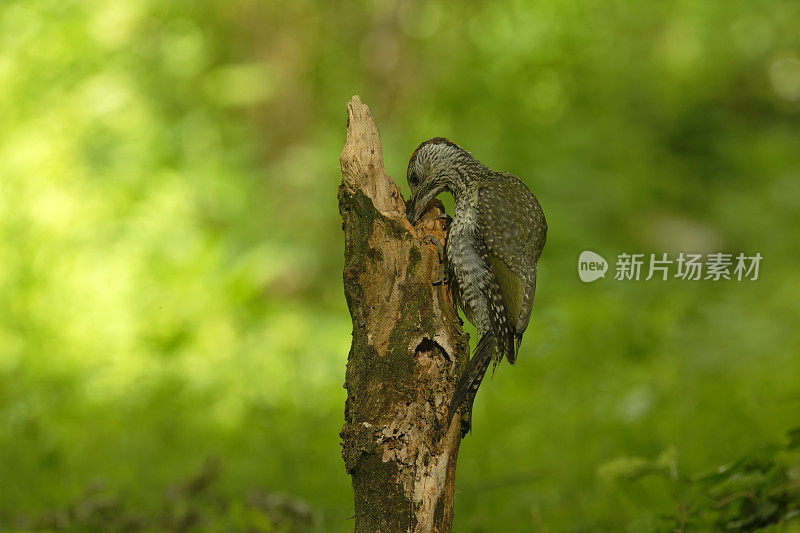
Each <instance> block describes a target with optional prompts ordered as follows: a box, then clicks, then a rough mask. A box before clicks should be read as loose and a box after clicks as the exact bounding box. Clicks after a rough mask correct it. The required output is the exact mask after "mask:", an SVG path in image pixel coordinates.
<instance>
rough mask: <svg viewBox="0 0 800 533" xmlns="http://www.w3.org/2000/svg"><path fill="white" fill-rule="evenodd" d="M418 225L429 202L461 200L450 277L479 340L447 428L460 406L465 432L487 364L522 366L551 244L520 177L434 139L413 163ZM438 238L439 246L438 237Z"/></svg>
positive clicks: (450, 247)
mask: <svg viewBox="0 0 800 533" xmlns="http://www.w3.org/2000/svg"><path fill="white" fill-rule="evenodd" d="M407 179H408V185H409V187H410V188H411V199H410V200H409V203H408V205H407V207H406V215H407V217H408V219H409V221H410V222H411V224H412V225H413V224H415V223H416V222H417V221H418V220H419V218H420V217H421V216H422V214H423V213H424V212H425V211H426V210H427V208H428V206H429V205H430V203H431V201H432V200H433V199H434V198H435V197H436V196H437V195H438V194H439V193H441V192H443V191H447V192H449V193H450V194H452V195H453V199H454V200H455V205H454V213H453V218H452V222H451V223H450V228H449V232H448V236H447V239H446V243H445V245H444V246H443V247H442V245H441V243H440V242H438V243H437V245H438V246H439V247H440V248H444V250H443V251H444V257H445V272H446V273H447V274H448V275H446V276H445V278H449V279H450V282H452V283H453V289H454V290H453V293H454V295H455V299H456V304H457V305H458V306H459V307H460V308H461V309H463V311H464V314H465V315H466V317H467V319H468V320H469V321H470V322H472V324H473V325H475V327H476V328H477V330H478V335H479V340H478V343H477V345H476V346H475V350H474V351H473V355H472V357H471V358H470V360H469V363H468V364H467V368H466V370H465V371H464V373H463V374H462V375H461V377H460V379H459V382H458V384H457V386H456V391H455V393H454V395H453V398H452V400H451V401H450V406H449V411H448V425H449V424H450V423H451V422H452V419H453V415H454V414H455V413H456V411H457V410H458V408H459V406H461V405H462V403H463V405H464V409H462V410H461V419H462V424H461V431H462V436H465V435H466V434H467V433H468V432H469V430H470V428H471V427H472V405H473V402H474V401H475V395H476V394H477V392H478V387H479V386H480V384H481V381H482V380H483V377H484V375H485V374H486V370H487V368H488V367H489V363H490V362H493V371H494V369H496V368H497V364H498V363H499V362H500V361H502V359H503V357H505V358H506V360H507V361H508V362H509V363H510V364H512V365H513V364H514V363H515V362H516V360H517V353H518V351H519V346H520V342H521V341H522V335H523V334H524V333H525V330H526V329H527V327H528V322H529V321H530V318H531V311H532V310H533V296H534V293H535V291H536V262H537V261H538V260H539V256H540V255H541V253H542V248H544V244H545V240H546V238H547V222H546V221H545V218H544V212H542V208H541V206H540V205H539V202H538V200H537V199H536V197H535V196H534V195H533V193H532V192H531V191H530V189H528V187H527V186H526V185H525V184H524V183H523V182H522V180H520V179H519V178H518V177H517V176H514V175H513V174H509V173H507V172H495V171H494V170H492V169H490V168H489V167H487V166H486V165H484V164H483V163H481V162H480V161H478V160H477V159H475V158H474V157H472V155H471V154H470V153H469V152H467V151H466V150H464V149H463V148H461V147H460V146H458V145H457V144H455V143H454V142H452V141H449V140H447V139H444V138H442V137H435V138H433V139H430V140H427V141H425V142H423V143H422V144H420V145H419V146H418V147H417V149H416V150H414V153H413V154H412V155H411V159H410V161H409V163H408V172H407ZM433 240H436V238H435V237H433Z"/></svg>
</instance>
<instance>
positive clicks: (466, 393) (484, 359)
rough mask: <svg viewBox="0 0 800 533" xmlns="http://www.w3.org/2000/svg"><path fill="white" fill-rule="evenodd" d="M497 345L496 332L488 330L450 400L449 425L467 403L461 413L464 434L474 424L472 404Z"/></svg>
mask: <svg viewBox="0 0 800 533" xmlns="http://www.w3.org/2000/svg"><path fill="white" fill-rule="evenodd" d="M496 345H497V343H496V341H495V337H494V333H492V332H487V333H485V334H484V335H483V337H481V340H479V341H478V345H477V346H476V347H475V353H473V354H472V358H471V359H470V360H469V363H467V368H466V370H464V373H463V374H462V375H461V379H459V381H458V385H456V392H455V394H453V399H452V400H450V409H449V411H448V413H447V425H448V426H449V425H450V424H451V423H452V421H453V416H454V415H455V414H456V411H457V410H458V408H459V406H460V405H461V404H462V402H463V403H464V404H465V405H466V409H465V410H464V412H463V413H462V415H461V418H462V424H461V433H462V436H463V435H465V434H466V433H467V432H468V431H469V430H470V427H471V425H472V404H473V402H474V401H475V395H476V394H477V393H478V387H480V385H481V381H482V380H483V376H484V375H485V374H486V369H487V368H489V363H490V362H491V361H492V355H493V354H494V353H495V352H496V351H497V346H496Z"/></svg>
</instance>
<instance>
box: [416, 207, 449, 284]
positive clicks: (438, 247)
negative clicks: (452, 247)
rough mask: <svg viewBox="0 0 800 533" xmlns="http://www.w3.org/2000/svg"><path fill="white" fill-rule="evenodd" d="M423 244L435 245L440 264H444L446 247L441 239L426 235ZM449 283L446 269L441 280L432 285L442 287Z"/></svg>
mask: <svg viewBox="0 0 800 533" xmlns="http://www.w3.org/2000/svg"><path fill="white" fill-rule="evenodd" d="M443 216H447V215H443ZM422 242H424V243H425V244H429V243H433V244H434V245H435V246H436V252H437V253H438V254H439V263H444V260H445V256H444V245H442V241H440V240H439V237H437V236H436V235H425V237H423V238H422ZM449 282H450V280H449V279H448V275H447V269H446V268H445V269H444V272H443V274H442V277H441V279H438V280H436V281H434V282H432V284H433V285H441V284H442V283H444V284H449Z"/></svg>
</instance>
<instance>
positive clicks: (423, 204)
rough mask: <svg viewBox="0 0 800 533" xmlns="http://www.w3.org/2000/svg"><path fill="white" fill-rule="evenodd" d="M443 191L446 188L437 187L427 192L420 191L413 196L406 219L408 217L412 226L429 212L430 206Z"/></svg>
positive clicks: (409, 202)
mask: <svg viewBox="0 0 800 533" xmlns="http://www.w3.org/2000/svg"><path fill="white" fill-rule="evenodd" d="M442 189H444V187H437V188H435V189H429V190H427V191H426V190H418V191H417V194H412V195H411V199H410V200H409V201H408V203H407V204H406V217H408V221H409V222H411V225H412V226H413V225H414V224H416V223H417V221H418V220H419V219H420V218H422V215H423V214H424V213H425V211H427V210H428V206H430V205H431V202H432V201H433V199H434V198H436V196H437V195H438V194H439V193H440V192H442Z"/></svg>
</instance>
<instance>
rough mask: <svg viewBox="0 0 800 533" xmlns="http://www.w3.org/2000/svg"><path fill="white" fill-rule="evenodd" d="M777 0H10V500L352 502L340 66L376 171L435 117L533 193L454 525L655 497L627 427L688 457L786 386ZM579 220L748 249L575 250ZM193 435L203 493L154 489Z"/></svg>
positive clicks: (785, 76) (642, 515)
mask: <svg viewBox="0 0 800 533" xmlns="http://www.w3.org/2000/svg"><path fill="white" fill-rule="evenodd" d="M798 20H800V5H798V4H797V3H796V2H792V1H790V0H782V1H771V2H766V1H758V0H755V1H754V0H695V1H669V2H622V1H617V0H611V1H609V2H602V3H598V2H588V1H579V2H567V1H561V0H558V1H552V2H528V1H522V0H504V1H498V2H481V3H465V2H456V1H455V0H450V1H434V2H424V3H423V2H401V1H394V0H384V1H361V2H345V3H340V2H321V1H320V2H313V1H310V0H305V1H304V0H299V1H278V0H275V1H261V2H256V1H253V0H227V1H222V0H212V1H207V2H199V1H187V0H185V1H176V2H157V1H155V0H140V1H127V2H114V1H110V0H98V1H94V2H88V1H87V2H74V1H63V0H61V1H56V0H5V1H4V2H2V5H0V102H2V108H0V526H5V525H15V526H16V527H19V528H23V529H24V528H28V527H35V526H36V525H37V524H38V525H39V526H41V527H61V526H67V525H70V524H73V525H74V524H75V523H79V522H80V516H81V515H80V514H79V513H78V511H77V509H82V508H83V507H81V505H83V504H86V502H90V503H91V502H95V501H96V498H95V496H93V495H94V494H97V493H98V492H97V489H95V487H98V486H99V487H104V488H103V489H102V491H100V492H99V494H101V495H102V497H103V498H111V499H112V500H113V501H115V502H117V503H115V504H114V505H124V508H125V509H127V510H129V511H130V513H129V514H126V515H124V516H130V519H131V520H133V522H131V523H132V524H134V525H135V524H139V525H141V524H142V523H144V524H149V525H150V526H151V527H153V528H176V527H178V525H176V524H178V522H179V521H180V520H181V519H183V518H184V517H185V515H186V516H188V515H189V514H191V513H189V512H188V511H187V512H186V513H184V514H181V513H183V510H182V509H184V507H185V508H186V509H189V510H190V511H191V510H192V509H193V506H197V507H198V508H202V509H203V514H202V516H201V517H200V518H199V519H198V521H197V522H194V523H193V525H191V526H187V527H198V528H199V527H205V528H208V529H212V530H213V529H229V530H236V529H237V528H238V529H240V530H246V529H247V528H248V527H250V528H254V529H256V530H258V529H259V528H260V529H261V530H265V531H270V530H271V529H270V528H273V529H275V530H278V531H280V530H281V528H284V530H285V528H291V527H294V526H293V525H292V524H294V522H291V520H293V519H292V518H289V519H283V518H281V517H282V516H283V515H281V513H280V512H278V513H276V512H275V511H274V508H272V507H269V506H268V505H267V506H265V505H256V504H253V502H252V499H248V494H251V495H252V494H253V493H255V494H262V495H268V497H269V498H272V500H270V501H272V502H276V501H277V502H282V501H290V502H294V501H297V500H302V501H305V502H307V503H308V505H309V506H310V509H311V510H310V511H309V512H308V513H307V516H306V515H303V518H302V520H300V521H301V522H303V521H305V522H303V523H306V522H308V524H310V525H309V527H313V528H315V529H317V530H320V531H340V530H341V531H346V530H349V529H351V528H352V522H350V521H348V520H346V519H347V518H348V517H350V516H351V515H352V501H351V493H350V490H349V480H348V478H347V476H346V475H345V473H344V467H343V464H342V461H341V458H340V455H339V451H340V448H339V438H338V431H339V429H340V427H341V424H342V410H343V402H344V391H343V390H342V388H341V384H342V381H343V375H344V363H345V360H346V356H347V349H348V346H349V341H350V335H349V334H350V322H349V316H348V314H347V309H346V306H345V303H344V298H343V295H342V289H341V264H342V234H341V229H340V225H341V223H340V219H339V215H338V212H337V207H336V187H337V184H338V180H339V179H340V177H339V173H338V162H337V158H338V154H339V152H340V150H341V146H342V142H343V140H344V127H345V123H344V122H345V121H344V118H345V112H344V105H345V103H346V102H347V100H348V99H349V98H350V96H351V95H352V94H355V93H358V94H360V95H361V96H362V98H363V100H364V101H365V102H366V103H367V104H369V105H370V106H371V108H372V111H373V113H374V115H375V117H376V120H377V122H378V125H379V127H380V128H381V131H382V135H383V144H384V150H385V159H386V164H387V168H388V169H389V172H390V173H391V174H393V175H394V176H395V177H397V178H398V180H399V181H404V180H403V179H402V178H403V176H404V173H405V164H406V161H407V158H408V156H409V155H410V152H411V151H412V150H413V148H414V147H415V146H416V145H417V144H418V143H419V142H420V141H421V140H424V139H426V138H429V137H433V136H439V135H441V136H447V137H449V138H451V139H453V140H454V141H456V142H458V143H460V144H461V145H463V146H464V147H466V148H467V149H469V150H471V151H472V152H473V154H475V155H476V156H477V157H479V158H480V159H481V160H483V161H484V162H485V163H487V164H489V165H490V166H492V167H494V168H496V169H507V170H509V171H512V172H514V173H516V174H518V175H520V176H521V177H522V178H523V179H524V180H525V181H526V182H527V183H528V184H529V185H530V186H531V188H532V189H533V190H534V191H535V192H536V194H537V196H538V197H539V200H540V202H541V204H542V205H543V207H544V210H545V213H546V215H547V217H548V222H549V225H550V233H549V239H548V244H547V247H546V249H545V253H544V256H543V258H542V260H541V263H540V282H539V286H538V290H537V301H536V307H535V311H534V319H533V323H532V326H531V328H530V329H529V332H528V334H527V335H526V338H525V343H524V344H523V347H522V353H521V355H520V358H519V362H518V364H517V366H516V367H515V368H509V367H507V366H506V365H503V366H501V367H500V368H499V369H498V372H497V375H496V376H495V378H494V379H493V380H492V381H491V382H487V383H486V385H485V386H484V388H483V390H482V392H481V394H480V395H479V397H478V400H477V403H476V408H475V418H474V420H475V426H474V431H473V433H472V435H471V436H470V437H468V438H467V440H465V441H464V443H463V445H462V448H461V453H460V456H459V471H458V476H459V477H458V486H459V493H458V494H457V500H456V513H457V519H456V525H457V530H458V531H528V530H531V529H536V528H540V529H546V530H552V531H560V530H573V531H590V530H622V529H624V528H629V529H631V530H633V531H650V530H653V529H656V528H659V527H662V526H663V521H662V517H663V516H678V515H677V514H676V509H675V501H676V500H675V494H674V491H673V488H672V487H671V486H670V484H669V483H664V482H663V480H661V479H658V478H657V477H656V478H653V477H652V476H650V477H647V478H644V479H642V480H640V481H638V482H637V483H636V485H635V489H632V488H631V487H632V486H631V485H628V484H624V483H623V484H619V483H616V482H612V483H609V481H608V474H609V472H613V470H614V468H620V467H621V466H624V464H625V463H624V461H625V459H624V458H631V457H644V458H654V457H661V458H662V461H666V462H667V463H669V461H672V462H671V463H669V464H672V465H675V469H676V471H677V474H676V475H677V476H679V477H678V479H693V478H692V476H693V475H694V473H695V472H703V471H707V470H709V469H712V468H715V467H717V466H718V465H721V464H725V463H729V462H731V461H734V460H737V459H738V458H739V457H742V456H747V454H750V453H751V450H753V449H756V448H757V447H758V446H760V445H761V444H762V443H768V442H782V440H781V439H783V435H784V434H785V431H786V430H787V429H789V428H790V427H793V426H796V424H797V418H798V413H800V382H798V376H800V358H798V351H799V350H800V337H798V335H797V323H798V320H800V298H798V294H800V278H799V277H798V276H797V263H796V261H797V259H798V250H800V237H798V232H797V228H798V226H800V179H798V178H800V176H798V169H800V150H798V139H800V130H799V126H798V117H800V32H798V31H797V21H798ZM402 185H403V187H404V190H405V191H406V192H407V188H406V186H405V183H402ZM584 249H592V250H595V251H597V252H599V253H601V254H603V255H605V256H606V257H607V258H609V259H612V258H613V257H614V256H616V254H618V253H621V252H628V253H631V252H646V253H650V252H656V253H658V252H665V251H704V252H706V251H707V252H713V251H720V250H721V251H729V252H739V251H744V252H747V253H754V252H760V253H761V254H762V255H763V256H764V262H763V264H762V272H761V276H760V279H759V280H758V281H755V282H736V281H722V282H703V281H698V282H686V281H668V282H664V281H656V280H651V281H647V282H645V281H640V282H620V281H614V280H613V279H612V277H613V276H607V278H606V279H605V280H600V281H597V282H595V283H592V284H583V283H581V282H580V281H579V280H578V278H577V276H576V272H575V268H576V266H575V263H576V260H577V256H578V254H579V253H580V251H582V250H584ZM620 458H623V459H622V460H621V459H620ZM795 460H796V458H795ZM206 461H212V462H214V464H217V465H218V467H217V468H218V474H216V477H215V479H214V483H213V484H212V485H210V487H211V488H209V489H208V490H210V491H213V495H208V494H206V493H203V494H202V495H201V496H200V497H202V498H209V500H202V501H201V503H197V500H196V499H191V498H189V497H185V499H184V500H180V497H178V500H175V499H174V498H176V497H175V496H174V495H173V496H170V494H174V492H170V490H171V488H174V487H175V486H179V485H180V484H181V483H182V482H183V480H186V479H191V478H192V476H194V475H197V474H196V473H197V472H201V473H202V472H203V465H204V464H207V463H206ZM620 461H622V462H620ZM642 461H645V460H644V459H643V460H642ZM634 462H636V461H634ZM667 463H664V464H667ZM642 464H644V463H642ZM742 464H744V463H742ZM795 464H796V463H795ZM786 468H787V470H786V472H789V473H791V472H794V474H793V475H794V476H795V478H794V480H795V482H796V479H797V478H796V476H797V469H796V468H795V469H794V470H791V468H790V466H787V467H786ZM787 475H789V474H787ZM612 477H613V476H612ZM254 491H255V492H254ZM170 497H172V498H173V500H170V499H169V498H170ZM192 498H194V496H193V497H192ZM212 499H213V501H216V502H222V503H219V505H218V506H216V507H214V506H209V505H206V503H207V501H211V500H212ZM170 501H173V502H177V503H175V504H174V505H173V506H172V507H170V506H169V505H167V504H168V502H170ZM165 502H167V504H165ZM165 505H167V507H166V508H165ZM181 506H184V507H181ZM112 508H113V507H112ZM92 509H94V507H92ZM209 509H211V510H209ZM112 514H114V513H112ZM87 516H88V518H87ZM100 516H103V515H102V514H101V515H100ZM116 516H117V517H118V518H119V516H120V515H119V513H116ZM309 516H310V517H312V519H308V520H306V519H307V518H308V517H309ZM53 517H56V518H53ZM59 517H60V518H59ZM51 518H52V519H53V520H56V521H55V522H53V521H52V520H51ZM84 518H85V519H86V520H88V522H85V523H84V524H83V527H90V528H91V527H99V526H97V524H96V523H95V522H92V521H91V520H95V519H96V518H97V516H96V515H92V514H91V513H89V514H88V515H86V516H85V517H84ZM119 519H120V520H122V518H119ZM734 519H735V518H730V520H734ZM59 520H60V521H59ZM136 520H139V522H136ZM287 520H289V522H287ZM309 520H310V521H309ZM221 524H226V526H223V525H221ZM287 524H289V525H287ZM308 524H306V525H308ZM123 526H124V524H122V523H121V522H117V523H115V527H123ZM131 527H134V526H131ZM795 527H797V526H795Z"/></svg>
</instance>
